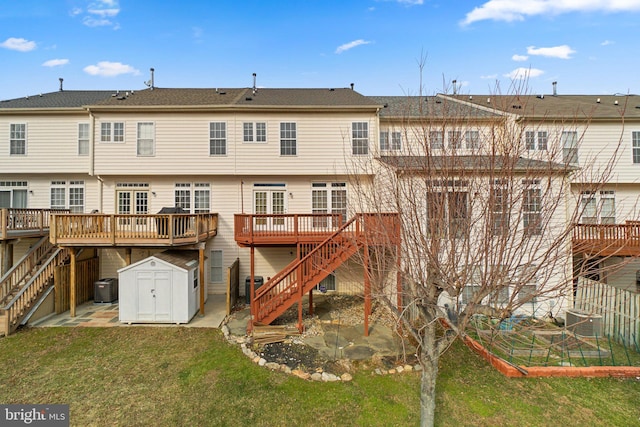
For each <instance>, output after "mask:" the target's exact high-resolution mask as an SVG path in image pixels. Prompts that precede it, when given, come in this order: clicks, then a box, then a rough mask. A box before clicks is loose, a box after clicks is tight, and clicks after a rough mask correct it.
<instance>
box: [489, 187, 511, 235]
mask: <svg viewBox="0 0 640 427" xmlns="http://www.w3.org/2000/svg"><path fill="white" fill-rule="evenodd" d="M509 205H510V201H509V188H508V186H507V185H506V184H505V183H503V182H502V181H500V180H496V181H495V182H494V183H493V186H492V188H491V195H490V199H489V206H490V207H491V210H490V212H491V232H492V234H493V235H494V236H502V235H505V233H509V231H510V230H509V216H510V212H509V211H510V210H509Z"/></svg>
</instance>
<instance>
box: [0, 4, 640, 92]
mask: <svg viewBox="0 0 640 427" xmlns="http://www.w3.org/2000/svg"><path fill="white" fill-rule="evenodd" d="M639 28H640V0H354V1H350V0H298V1H293V0H262V1H259V0H250V1H245V0H181V1H172V0H165V1H159V0H155V1H153V0H0V100H2V99H12V98H20V97H24V96H32V95H37V94H39V93H47V92H54V91H57V90H58V89H59V86H60V82H59V78H63V79H64V83H63V84H64V89H66V90H141V89H145V88H146V87H147V86H146V85H147V84H148V83H149V80H150V68H154V70H155V72H154V83H155V86H157V87H190V88H191V87H210V88H215V87H220V88H233V87H251V86H252V85H253V76H252V74H253V73H256V75H257V77H256V84H257V86H258V87H263V88H339V87H349V86H350V84H352V83H353V84H354V86H355V89H356V91H358V92H360V93H362V94H363V95H367V96H374V95H418V94H426V95H433V94H435V93H452V92H453V91H454V90H455V91H456V92H457V93H469V94H495V93H503V94H504V93H510V91H512V90H513V88H514V87H515V88H518V89H517V90H519V91H522V92H528V93H534V94H550V93H552V91H553V85H552V82H557V86H556V87H557V93H558V94H603V95H604V94H614V93H624V94H626V93H640V76H639V75H638V70H640V42H639V41H640V31H638V30H639ZM454 81H455V83H454Z"/></svg>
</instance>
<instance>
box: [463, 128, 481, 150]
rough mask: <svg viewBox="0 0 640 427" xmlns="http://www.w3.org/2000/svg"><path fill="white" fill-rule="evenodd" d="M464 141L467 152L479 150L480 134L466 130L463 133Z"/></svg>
mask: <svg viewBox="0 0 640 427" xmlns="http://www.w3.org/2000/svg"><path fill="white" fill-rule="evenodd" d="M464 141H465V146H466V148H467V150H477V149H479V148H480V132H479V131H477V130H468V131H466V132H465V133H464Z"/></svg>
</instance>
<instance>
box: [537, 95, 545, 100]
mask: <svg viewBox="0 0 640 427" xmlns="http://www.w3.org/2000/svg"><path fill="white" fill-rule="evenodd" d="M536 98H538V99H544V95H538V96H536Z"/></svg>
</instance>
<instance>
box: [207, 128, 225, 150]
mask: <svg viewBox="0 0 640 427" xmlns="http://www.w3.org/2000/svg"><path fill="white" fill-rule="evenodd" d="M226 154H227V124H226V123H225V122H211V123H209V155H211V156H225V155H226Z"/></svg>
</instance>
